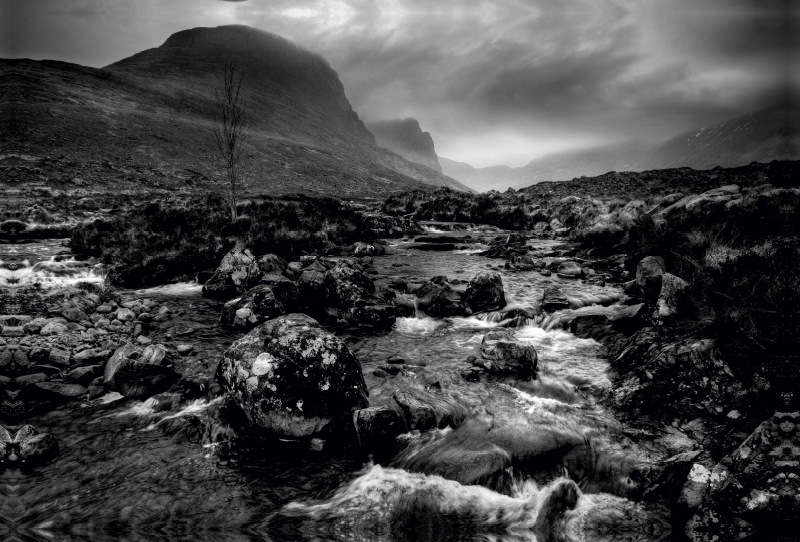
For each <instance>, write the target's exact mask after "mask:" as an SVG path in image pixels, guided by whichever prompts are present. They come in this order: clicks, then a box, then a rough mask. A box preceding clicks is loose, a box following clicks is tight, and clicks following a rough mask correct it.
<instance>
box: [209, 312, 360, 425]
mask: <svg viewBox="0 0 800 542" xmlns="http://www.w3.org/2000/svg"><path fill="white" fill-rule="evenodd" d="M217 379H218V381H219V382H220V384H221V385H222V386H223V387H224V388H225V389H226V390H227V391H228V392H229V393H230V394H231V396H232V397H233V398H234V400H235V401H236V403H237V404H238V405H239V406H240V407H241V409H242V410H243V411H244V413H245V414H246V415H247V417H248V419H249V420H250V421H251V422H252V423H254V424H256V425H258V426H260V427H263V428H265V429H268V430H270V431H272V432H273V433H275V434H276V435H278V436H279V437H282V438H292V439H301V438H312V437H315V436H318V435H321V434H323V433H325V432H326V429H329V427H330V426H331V424H332V422H334V421H336V420H341V419H344V418H350V417H352V415H353V412H355V411H356V410H359V409H362V408H365V407H367V406H368V404H369V400H368V392H367V386H366V384H365V383H364V377H363V375H362V373H361V366H360V365H359V363H358V361H357V360H356V359H355V357H354V356H353V354H352V353H351V352H350V350H348V348H347V345H345V343H344V342H343V341H342V340H340V339H338V338H337V337H335V336H334V335H332V334H330V333H328V332H326V331H324V330H323V329H322V328H321V327H320V326H319V324H318V323H317V321H316V320H314V319H313V318H310V317H309V316H306V315H305V314H289V315H286V316H280V317H278V318H275V319H272V320H269V321H267V322H266V323H264V324H262V325H261V326H259V327H257V328H255V329H254V330H252V331H251V332H250V333H248V334H247V335H245V336H244V337H242V338H241V339H239V340H238V341H236V342H235V343H233V345H231V347H230V348H229V349H228V350H227V351H226V352H225V354H224V356H223V358H222V361H221V362H220V364H219V367H218V368H217Z"/></svg>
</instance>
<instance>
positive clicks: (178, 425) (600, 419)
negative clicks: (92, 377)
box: [0, 227, 669, 542]
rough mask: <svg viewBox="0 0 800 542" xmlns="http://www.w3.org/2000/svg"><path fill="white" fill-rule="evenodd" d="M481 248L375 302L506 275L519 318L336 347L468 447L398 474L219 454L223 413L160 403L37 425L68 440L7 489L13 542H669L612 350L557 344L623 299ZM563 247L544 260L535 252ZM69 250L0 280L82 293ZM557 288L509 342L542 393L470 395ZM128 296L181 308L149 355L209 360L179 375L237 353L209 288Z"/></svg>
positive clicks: (353, 453) (436, 321) (381, 398)
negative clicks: (533, 367) (573, 325)
mask: <svg viewBox="0 0 800 542" xmlns="http://www.w3.org/2000/svg"><path fill="white" fill-rule="evenodd" d="M436 230H437V229H436V228H433V227H429V229H428V231H429V232H435V231H436ZM441 231H442V232H445V233H446V234H447V235H451V236H452V235H465V233H454V232H453V231H449V230H447V231H446V230H441ZM467 234H471V235H473V236H474V237H475V238H476V239H477V237H478V235H476V232H475V231H471V232H467ZM477 240H481V239H477ZM484 240H485V239H484ZM481 246H485V245H481ZM468 247H469V248H468V249H465V250H457V251H452V252H435V253H431V252H423V251H417V250H408V244H407V243H397V244H396V246H394V247H392V248H391V249H390V254H388V255H386V256H382V257H376V258H375V266H376V268H377V269H378V270H379V271H380V275H379V277H380V280H379V283H380V284H384V283H386V282H387V281H389V280H394V279H399V278H404V279H407V280H408V281H417V280H426V279H429V278H431V277H433V276H437V275H447V276H448V277H449V278H450V279H460V280H463V281H467V280H469V279H470V278H471V277H472V276H473V275H474V274H476V273H477V272H478V271H482V270H486V269H487V268H489V267H492V268H494V269H496V270H498V272H500V273H501V275H502V278H503V283H504V286H505V291H506V298H507V301H508V305H509V306H508V307H507V308H506V312H503V311H498V313H497V314H496V315H475V316H470V317H456V318H445V319H441V318H431V317H428V316H425V315H422V314H418V315H417V317H412V318H399V319H398V320H397V323H396V324H395V326H394V328H393V329H391V330H388V331H381V332H375V331H368V332H367V331H364V330H345V331H341V332H339V334H340V335H341V336H342V337H343V338H344V339H346V340H347V342H348V346H349V347H350V349H351V350H352V351H353V353H354V354H355V355H356V357H357V358H358V359H359V361H360V362H361V364H362V368H363V372H364V377H365V380H366V382H367V385H368V387H369V391H370V401H371V404H372V405H381V404H390V403H391V401H392V395H393V393H394V392H395V390H397V389H398V388H402V389H405V390H410V391H411V392H414V393H419V394H429V395H430V396H431V397H434V398H435V399H436V401H438V403H437V404H439V405H444V406H443V408H449V409H452V410H453V411H457V412H458V413H459V418H458V419H463V420H465V421H464V423H462V424H461V425H460V426H459V427H458V428H455V429H452V430H450V429H448V430H444V431H442V430H433V431H429V432H425V433H422V434H409V435H407V437H406V441H405V442H406V444H407V448H406V449H405V451H403V452H401V454H400V455H398V456H397V457H395V458H393V460H392V465H391V468H390V467H389V465H388V464H387V465H383V466H379V465H372V464H369V463H367V458H365V457H363V456H362V455H361V453H360V452H358V451H357V450H353V449H350V448H344V449H342V448H339V447H337V446H330V447H328V446H326V447H325V448H324V449H323V451H312V450H311V449H310V448H309V447H308V444H307V443H292V442H281V441H278V440H275V439H270V438H269V437H265V436H263V435H254V436H248V435H245V436H244V438H243V439H242V440H240V441H238V443H237V445H236V446H233V447H231V446H228V445H226V444H225V443H224V442H222V443H220V442H212V441H211V439H209V438H208V435H209V434H214V431H217V430H218V428H217V427H215V426H214V423H215V420H216V419H218V418H217V415H218V413H219V411H220V409H221V408H224V404H223V403H224V402H223V401H222V400H221V399H211V400H209V399H198V400H197V401H194V402H190V403H188V404H186V405H183V406H182V407H180V408H179V409H178V410H176V411H174V412H173V411H171V410H167V411H165V412H159V411H158V410H159V408H157V405H156V404H155V403H154V402H153V401H151V400H148V401H143V402H142V401H131V400H129V399H125V398H122V397H121V396H119V395H118V394H109V395H106V396H104V397H101V398H99V399H96V400H94V401H92V402H86V403H84V404H74V405H73V406H72V407H70V408H63V409H59V410H56V411H53V412H49V413H46V414H39V415H36V416H34V417H33V418H32V419H30V420H27V421H28V423H32V424H34V425H36V426H37V427H39V428H41V429H43V430H46V431H49V432H51V433H52V434H53V435H54V436H55V437H56V438H57V439H58V441H59V443H60V455H59V457H58V459H57V460H55V461H53V462H51V463H50V464H47V465H45V466H42V467H39V468H38V469H35V470H33V471H30V472H24V473H23V472H21V471H12V470H6V471H4V472H2V473H0V518H3V521H0V538H3V539H6V538H7V537H8V535H7V533H10V532H11V531H10V530H9V529H10V527H8V526H9V525H11V526H12V527H13V529H14V532H16V533H25V534H24V536H21V537H20V539H31V540H55V539H75V540H120V539H129V540H177V539H183V538H187V539H193V540H222V539H225V540H249V539H261V540H309V539H313V540H465V539H467V540H468V539H473V540H537V541H539V542H543V541H546V540H564V541H590V540H609V541H610V540H629V541H634V540H639V541H642V542H644V541H648V542H654V541H660V540H666V539H668V537H669V527H668V525H667V524H666V522H665V520H664V518H663V516H662V515H660V514H659V513H658V512H657V511H653V510H650V509H645V508H643V507H642V506H640V505H639V504H636V503H635V502H634V501H635V500H636V499H637V495H638V494H639V493H641V489H642V488H641V487H640V486H639V485H638V480H640V478H641V476H640V475H641V473H642V471H643V469H646V466H647V465H648V464H649V462H650V461H651V460H652V458H651V457H649V456H648V455H647V453H645V452H642V451H641V450H638V448H637V447H636V445H635V444H634V443H631V442H630V441H628V440H626V439H625V438H624V437H623V436H622V435H621V432H620V431H619V427H618V424H617V423H616V421H615V420H614V419H613V418H612V417H611V416H610V415H609V414H607V413H605V412H604V411H603V410H602V409H601V408H600V407H599V406H598V405H597V404H596V402H595V394H596V393H597V392H599V391H600V390H604V389H607V388H608V387H609V385H610V384H609V381H608V378H607V376H606V362H605V361H604V360H603V359H602V354H601V349H600V345H599V344H598V343H596V342H595V341H593V340H591V339H580V338H577V337H575V336H574V335H572V334H570V333H569V332H568V331H565V330H564V329H562V327H563V326H562V324H563V322H565V321H566V320H567V319H569V318H571V317H572V316H574V315H575V314H605V313H611V312H613V311H614V310H616V309H615V307H614V305H613V304H614V302H615V300H617V299H618V293H619V292H618V290H615V289H614V288H610V287H600V286H595V285H586V284H582V283H581V282H580V281H571V280H563V279H559V278H557V277H555V276H553V277H544V276H542V275H540V274H539V273H538V272H535V271H531V272H507V271H506V270H504V269H499V268H498V264H499V263H502V262H501V261H500V260H488V259H486V258H482V257H479V256H476V255H475V254H474V252H476V251H478V250H479V248H480V246H479V245H476V244H471V245H470V244H468ZM554 247H557V243H554V242H552V241H545V242H542V243H539V244H538V245H536V246H534V249H537V248H540V249H542V250H543V251H544V250H552V249H553V248H554ZM61 248H63V247H60V246H58V245H55V244H51V245H48V246H47V247H46V249H41V250H39V249H38V248H37V247H36V246H33V245H31V246H28V247H26V249H25V250H26V253H25V254H24V255H23V254H22V253H21V252H17V253H15V254H16V255H15V256H14V257H15V258H17V260H16V261H24V260H19V258H20V257H22V256H24V257H25V260H27V262H28V263H27V264H26V265H24V266H23V267H20V268H18V269H13V270H12V269H10V268H9V267H2V266H0V273H3V274H2V275H0V280H6V281H8V280H9V277H10V278H11V280H12V281H13V280H17V281H19V282H22V281H26V280H37V281H42V280H43V279H44V278H48V277H49V278H53V279H54V280H55V278H56V277H58V276H59V275H58V274H59V273H62V271H61V270H62V269H63V270H66V269H68V268H71V269H72V270H73V271H75V273H73V274H69V273H67V272H66V271H63V276H64V277H67V276H69V277H70V280H72V279H76V280H77V276H78V274H77V273H78V271H77V270H78V269H81V270H82V271H80V273H85V275H83V276H85V277H90V276H91V277H93V276H94V275H92V273H96V272H97V270H98V268H97V267H96V266H95V265H94V263H86V262H74V260H71V259H70V258H69V257H68V256H59V255H57V254H54V251H56V250H58V249H61ZM37 251H38V252H37ZM4 254H5V253H4ZM58 258H62V260H61V261H58ZM3 261H4V262H6V261H8V256H7V254H6V255H5V256H4V257H3ZM39 264H42V265H39ZM56 264H59V265H56ZM78 264H80V265H78ZM37 265H39V267H38V268H37V267H36V266H37ZM11 273H15V274H14V275H11ZM97 276H100V275H99V274H98V275H97ZM24 277H28V278H24ZM381 281H382V282H381ZM549 285H558V286H559V287H560V288H561V289H562V291H563V292H564V294H565V295H566V296H567V297H568V299H569V300H570V306H571V308H570V309H568V310H566V311H561V312H560V313H557V314H556V315H551V316H548V317H545V316H541V315H539V316H536V317H535V318H529V319H526V320H525V321H518V325H516V326H514V327H513V328H512V332H513V333H514V335H515V337H516V338H517V339H518V340H519V341H521V342H525V343H529V344H532V345H534V346H535V348H536V350H537V352H538V356H539V368H540V378H539V379H538V380H537V381H533V382H530V381H527V382H526V381H517V380H513V379H512V380H504V381H502V380H492V379H489V380H486V381H481V382H466V381H465V380H464V378H463V377H462V376H461V373H462V371H463V370H464V369H465V368H466V367H468V366H469V363H468V362H467V359H468V358H469V356H472V355H476V354H477V351H478V348H479V347H480V344H481V340H482V338H483V335H484V334H486V333H487V332H488V331H490V330H492V329H495V328H499V327H501V326H502V325H504V324H505V323H507V320H508V318H506V315H507V314H509V312H508V311H510V310H511V309H514V310H515V311H517V312H515V313H514V314H523V313H524V314H527V312H526V311H529V312H530V313H531V315H534V314H538V313H537V310H538V306H539V302H540V300H541V296H542V292H543V290H544V288H545V287H547V286H549ZM122 293H123V296H128V297H134V296H135V297H147V298H151V299H153V300H154V301H156V302H158V303H159V304H161V303H166V304H167V305H168V306H169V307H171V308H172V310H173V313H174V318H173V319H171V320H170V323H169V325H167V326H165V327H164V328H159V329H157V330H154V332H153V335H152V337H153V339H154V340H155V341H157V342H159V341H168V340H172V341H175V342H188V343H191V344H193V345H194V348H195V352H196V355H192V356H189V357H186V358H182V359H181V360H180V361H179V365H178V369H179V370H180V371H181V372H182V373H183V374H198V375H205V376H207V377H210V376H211V375H212V374H213V371H214V369H215V367H216V364H217V363H218V361H219V359H220V357H221V355H222V353H223V352H224V351H225V350H226V349H227V348H228V347H229V346H230V344H231V343H232V342H233V341H234V340H236V339H238V338H239V337H241V336H242V333H241V332H239V331H232V330H229V329H225V328H221V327H219V326H218V325H217V322H218V319H219V314H220V308H221V303H220V302H217V301H212V300H208V299H205V298H203V297H202V295H201V288H200V286H199V285H198V284H195V283H178V284H170V285H165V286H160V287H157V288H149V289H143V290H131V291H125V292H122ZM598 303H600V304H602V305H610V306H609V307H602V306H599V305H597V304H598ZM390 356H400V357H402V358H403V359H404V360H405V364H404V371H403V372H401V373H400V374H398V375H397V376H396V377H393V378H388V377H387V376H386V374H385V373H381V371H378V370H377V369H378V368H379V366H381V365H383V364H384V363H386V360H387V359H388V358H389V357H390ZM365 464H366V466H365ZM3 529H6V531H3Z"/></svg>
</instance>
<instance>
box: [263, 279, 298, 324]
mask: <svg viewBox="0 0 800 542" xmlns="http://www.w3.org/2000/svg"><path fill="white" fill-rule="evenodd" d="M255 286H269V287H270V289H272V293H273V294H274V295H275V299H276V300H277V301H278V303H280V304H281V306H282V307H283V311H284V312H283V313H282V314H285V313H287V312H294V311H296V310H297V309H298V308H299V304H300V290H299V288H298V287H297V284H295V283H294V281H291V280H289V279H288V278H286V277H285V276H283V275H275V274H268V275H262V276H261V278H260V279H259V283H258V284H257V285H255ZM255 286H254V287H255Z"/></svg>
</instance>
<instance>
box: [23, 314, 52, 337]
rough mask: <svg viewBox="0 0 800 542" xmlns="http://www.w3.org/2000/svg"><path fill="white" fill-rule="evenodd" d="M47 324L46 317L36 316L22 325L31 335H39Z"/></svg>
mask: <svg viewBox="0 0 800 542" xmlns="http://www.w3.org/2000/svg"><path fill="white" fill-rule="evenodd" d="M46 325H47V320H46V319H45V318H34V319H33V320H30V321H29V322H26V323H24V324H23V325H22V329H23V331H25V333H27V334H29V335H39V334H40V333H41V331H42V328H43V327H44V326H46Z"/></svg>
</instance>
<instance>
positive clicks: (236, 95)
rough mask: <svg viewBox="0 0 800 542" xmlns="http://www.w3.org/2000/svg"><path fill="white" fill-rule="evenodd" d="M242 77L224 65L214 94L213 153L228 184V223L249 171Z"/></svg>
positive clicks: (230, 64)
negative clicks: (219, 83)
mask: <svg viewBox="0 0 800 542" xmlns="http://www.w3.org/2000/svg"><path fill="white" fill-rule="evenodd" d="M243 79H244V76H243V75H241V74H237V72H236V63H235V62H226V63H225V67H224V69H223V80H222V88H218V89H217V90H215V92H214V98H215V105H216V118H215V120H214V130H213V140H214V154H215V158H216V162H217V164H218V166H219V169H221V170H222V173H223V175H224V176H225V178H226V180H227V181H228V192H227V195H226V198H225V200H226V202H227V204H228V206H229V208H230V212H231V220H232V221H233V220H236V218H237V216H238V213H237V210H236V204H237V203H238V202H239V195H240V192H241V189H242V185H243V184H244V181H245V180H246V179H247V176H248V174H249V172H250V164H249V163H248V156H247V155H246V154H245V148H246V146H247V142H248V139H249V133H248V131H247V120H248V119H247V106H246V104H245V101H244V98H243V96H242V95H241V91H242V81H243Z"/></svg>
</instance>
